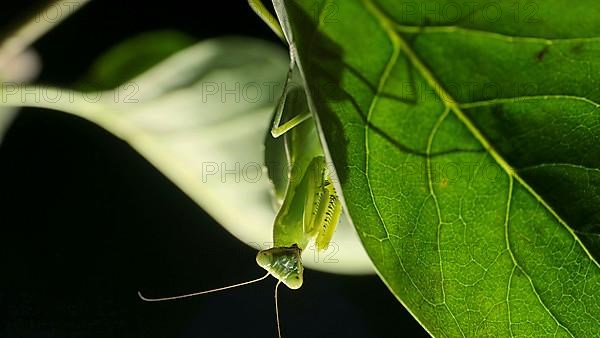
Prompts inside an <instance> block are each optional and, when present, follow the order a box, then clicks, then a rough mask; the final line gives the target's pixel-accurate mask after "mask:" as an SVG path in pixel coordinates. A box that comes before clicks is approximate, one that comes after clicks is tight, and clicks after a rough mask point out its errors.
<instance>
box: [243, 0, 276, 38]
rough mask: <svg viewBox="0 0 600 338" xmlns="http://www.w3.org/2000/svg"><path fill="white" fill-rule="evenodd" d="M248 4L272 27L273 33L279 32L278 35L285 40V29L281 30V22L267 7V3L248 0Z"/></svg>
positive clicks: (258, 0)
mask: <svg viewBox="0 0 600 338" xmlns="http://www.w3.org/2000/svg"><path fill="white" fill-rule="evenodd" d="M248 5H250V8H252V10H253V11H254V13H256V15H258V17H259V18H261V19H262V21H264V23H266V24H267V26H269V28H271V30H272V31H273V33H275V34H277V36H278V37H279V38H280V39H281V40H282V41H283V42H285V36H284V35H283V30H281V26H280V25H279V22H278V21H277V19H275V18H274V17H273V15H271V13H270V12H269V10H268V9H267V8H265V5H263V3H262V2H261V1H260V0H248Z"/></svg>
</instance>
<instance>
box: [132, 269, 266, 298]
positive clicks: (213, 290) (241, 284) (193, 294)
mask: <svg viewBox="0 0 600 338" xmlns="http://www.w3.org/2000/svg"><path fill="white" fill-rule="evenodd" d="M269 275H270V273H269V272H267V274H266V275H264V276H262V277H260V278H257V279H253V280H249V281H247V282H242V283H237V284H233V285H229V286H224V287H222V288H216V289H211V290H206V291H200V292H194V293H188V294H185V295H181V296H174V297H163V298H147V297H144V296H143V295H142V292H141V291H138V296H139V297H140V299H141V300H143V301H145V302H162V301H167V300H175V299H181V298H188V297H194V296H200V295H205V294H207V293H212V292H218V291H223V290H227V289H233V288H237V287H239V286H244V285H248V284H252V283H256V282H260V281H261V280H263V279H265V278H267V277H269ZM275 304H277V303H275Z"/></svg>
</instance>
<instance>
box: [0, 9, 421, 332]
mask: <svg viewBox="0 0 600 338" xmlns="http://www.w3.org/2000/svg"><path fill="white" fill-rule="evenodd" d="M32 3H33V2H31V1H21V0H20V1H18V2H17V1H14V2H10V3H8V2H4V1H3V4H2V12H1V13H0V20H1V21H0V24H1V25H2V27H4V28H6V27H7V25H8V24H10V23H13V22H14V21H15V20H17V19H18V18H19V17H20V16H22V15H24V14H25V13H26V11H27V10H28V9H30V8H31V5H32ZM199 3H200V4H201V5H200V8H197V6H196V5H194V2H193V1H173V0H172V1H164V2H163V1H160V2H158V1H157V2H154V3H151V2H143V3H142V2H138V3H136V2H132V1H117V0H110V1H109V0H103V1H93V2H92V3H90V4H88V5H87V6H86V7H84V8H83V9H82V10H81V11H79V12H78V13H77V14H75V15H74V16H73V17H71V18H69V19H68V20H67V21H66V22H64V23H63V24H62V25H60V26H58V27H57V28H56V29H55V30H53V31H52V32H50V33H49V34H47V35H46V36H45V37H43V38H42V39H41V40H40V41H38V42H37V43H36V44H35V47H36V49H37V51H38V52H39V54H40V55H41V58H42V62H43V71H42V74H41V75H40V77H39V78H38V81H39V82H42V83H51V84H55V85H69V84H71V83H73V82H75V81H77V80H78V79H80V77H81V76H82V74H84V73H85V71H86V70H87V68H88V67H89V66H90V64H91V63H92V61H93V60H94V59H95V57H97V56H98V55H99V54H100V53H101V52H102V51H105V50H106V49H108V48H110V47H111V46H112V45H114V44H115V43H117V42H119V41H121V40H123V39H125V38H127V37H131V36H135V35H136V34H138V33H141V32H144V31H149V30H157V29H176V30H180V31H183V32H186V33H188V34H190V35H192V36H194V37H196V38H197V39H199V40H201V39H204V38H207V37H213V36H220V35H231V34H237V35H251V36H256V37H261V38H264V39H268V40H271V41H273V42H278V41H277V39H276V37H274V36H273V34H272V33H271V32H270V31H269V29H268V28H267V27H266V26H265V25H264V24H263V23H262V22H261V21H260V20H259V19H258V18H257V17H256V16H255V15H254V14H253V13H252V12H251V10H250V9H249V8H248V7H247V5H246V2H245V1H240V0H238V1H210V4H209V2H204V1H202V2H199ZM255 254H256V252H255V250H254V249H252V248H250V247H247V246H245V245H244V244H242V243H241V242H239V241H238V240H237V239H235V238H234V237H233V236H231V235H230V234H229V233H227V232H226V231H225V230H224V229H223V228H222V227H220V226H219V225H218V224H217V223H215V222H214V220H212V219H211V218H210V217H209V216H208V215H207V214H206V213H204V212H203V211H202V210H201V209H200V208H199V207H198V206H197V205H196V204H194V203H193V202H192V201H191V200H190V199H189V198H188V197H187V196H185V195H184V194H183V193H182V192H181V191H180V190H178V188H177V187H175V186H174V185H173V184H172V183H170V182H169V181H168V180H167V179H166V178H164V177H163V176H162V175H161V174H160V173H159V172H158V171H157V170H156V169H155V168H153V167H152V166H151V165H150V164H149V163H148V162H147V161H146V160H145V159H144V158H142V157H141V156H140V155H138V154H137V153H136V152H135V151H133V150H132V149H131V148H130V147H129V146H128V145H127V144H125V143H124V142H122V141H120V140H118V139H116V138H114V137H112V136H111V135H110V134H108V133H107V132H105V131H104V130H102V129H100V128H98V127H97V126H95V125H93V124H91V123H89V122H86V121H83V120H81V119H78V118H75V117H71V116H67V115H65V114H61V113H57V112H50V111H44V110H34V109H27V110H25V111H24V112H23V113H22V114H21V115H20V117H19V118H18V119H17V120H16V121H15V123H14V125H13V127H12V128H11V129H10V131H9V133H8V134H7V135H6V138H5V140H4V142H3V143H2V144H1V145H0V269H1V270H0V286H1V288H0V337H2V338H4V337H6V338H12V337H44V338H46V337H275V336H276V329H275V317H274V308H273V287H274V285H275V281H274V280H273V279H271V278H270V279H268V280H267V281H265V282H263V283H261V284H259V285H254V286H249V287H245V288H239V289H235V290H232V291H230V292H225V293H219V294H213V295H207V296H203V297H199V298H194V299H187V300H182V301H178V302H168V303H143V302H141V301H140V300H139V299H138V298H137V295H136V292H137V290H138V289H142V290H145V292H146V293H147V294H149V295H156V296H165V295H172V294H180V293H182V292H190V291H195V290H203V289H209V288H214V287H219V286H223V285H227V284H231V283H234V282H238V281H242V280H247V279H252V278H255V277H257V276H260V275H262V270H260V269H259V268H258V267H257V266H256V264H255V261H254V256H255ZM280 308H281V321H282V330H283V335H284V337H419V336H427V335H426V333H425V331H424V330H423V329H422V328H421V327H420V326H419V325H418V323H417V322H416V321H415V320H414V319H413V318H412V317H411V316H410V314H408V312H407V311H406V310H404V308H403V307H402V305H401V304H400V303H399V302H397V300H396V299H395V298H394V296H393V295H392V294H391V293H390V292H389V291H388V290H387V288H386V287H385V286H384V285H383V284H382V282H381V281H380V280H379V279H378V278H377V277H376V276H368V277H348V276H337V275H331V274H325V273H318V272H314V271H310V270H309V271H306V272H305V284H304V286H303V287H302V288H301V289H300V290H297V291H290V290H287V289H286V288H282V289H281V292H280Z"/></svg>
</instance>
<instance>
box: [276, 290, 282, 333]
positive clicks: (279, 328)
mask: <svg viewBox="0 0 600 338" xmlns="http://www.w3.org/2000/svg"><path fill="white" fill-rule="evenodd" d="M279 284H281V280H278V281H277V285H275V318H276V319H277V337H279V338H281V326H280V325H279V305H278V304H277V303H278V302H277V290H278V289H279Z"/></svg>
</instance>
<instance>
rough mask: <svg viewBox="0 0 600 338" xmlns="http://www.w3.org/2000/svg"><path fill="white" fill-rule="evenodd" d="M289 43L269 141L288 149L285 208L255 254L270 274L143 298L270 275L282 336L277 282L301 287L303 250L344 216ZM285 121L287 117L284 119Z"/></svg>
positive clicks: (325, 239)
mask: <svg viewBox="0 0 600 338" xmlns="http://www.w3.org/2000/svg"><path fill="white" fill-rule="evenodd" d="M248 3H249V5H250V7H251V8H252V9H253V10H254V11H255V13H256V14H258V16H259V17H260V18H261V19H262V20H263V21H264V22H265V23H266V24H267V25H268V26H269V27H270V28H271V29H272V30H273V31H274V32H275V33H276V34H277V35H278V36H279V37H280V38H281V39H282V40H283V41H286V37H285V36H284V34H283V31H282V29H281V27H280V26H279V24H278V22H277V20H276V19H275V18H274V17H273V16H272V15H271V14H270V12H269V11H268V10H267V9H266V8H265V7H264V5H263V4H262V3H261V2H260V0H248ZM289 45H290V67H289V71H288V74H287V79H286V83H285V86H284V90H283V95H282V96H281V98H280V99H279V102H278V104H277V107H276V110H275V116H274V119H273V124H272V127H271V130H270V135H268V136H267V138H268V139H267V142H266V152H267V156H268V155H269V154H268V153H269V152H270V151H272V150H271V148H272V146H270V145H272V144H274V143H277V142H278V146H280V147H281V146H282V147H283V148H284V153H285V157H286V162H287V164H288V167H287V172H286V176H287V177H286V179H287V182H285V187H284V188H283V187H277V184H275V185H276V187H275V188H276V190H277V188H280V189H281V190H280V192H281V197H282V201H277V202H281V203H278V204H280V207H279V210H278V212H277V215H276V217H275V220H274V224H273V247H272V248H269V249H265V250H260V251H259V252H258V254H257V255H256V262H257V263H258V265H259V266H260V267H262V268H264V269H265V270H266V271H267V274H266V275H264V276H263V277H261V278H258V279H254V280H251V281H247V282H243V283H239V284H234V285H230V286H226V287H222V288H217V289H212V290H207V291H202V292H196V293H192V294H186V295H181V296H174V297H165V298H146V297H144V296H143V295H142V294H141V293H138V295H139V296H140V298H141V299H142V300H144V301H150V302H155V301H166V300H174V299H180V298H186V297H192V296H197V295H201V294H206V293H211V292H216V291H222V290H226V289H230V288H234V287H239V286H243V285H248V284H251V283H255V282H258V281H261V280H263V279H265V278H267V277H268V276H269V275H271V276H273V277H275V278H276V279H277V280H278V282H277V284H276V286H275V310H276V311H275V312H276V318H277V333H278V336H279V337H281V330H280V324H279V309H278V304H277V292H278V287H279V285H280V284H281V283H283V284H285V285H286V286H287V287H288V288H290V289H298V288H300V287H301V286H302V283H303V271H304V267H303V265H302V257H301V256H302V252H303V251H304V250H305V249H306V248H307V247H308V245H309V244H310V243H313V242H314V244H315V247H316V249H317V250H319V251H321V250H325V249H327V247H328V246H329V244H330V242H331V239H332V237H333V234H334V232H335V228H336V226H337V224H338V222H339V220H340V217H341V215H342V203H341V201H340V198H339V197H338V194H337V192H336V190H335V188H334V185H333V181H332V179H331V174H332V173H331V172H330V170H329V168H328V166H327V164H326V161H325V155H324V152H323V147H322V145H321V142H320V140H319V135H318V132H317V128H316V123H315V120H314V117H313V115H312V113H311V111H310V109H309V107H308V104H307V96H306V92H305V88H304V86H303V85H301V81H294V80H295V79H298V78H300V76H301V75H300V72H299V69H298V64H297V56H296V55H295V51H294V48H293V43H291V42H290V43H289ZM288 117H289V118H288ZM284 120H285V122H282V121H284ZM270 176H272V173H271V172H270ZM275 195H277V191H276V194H275ZM276 197H278V196H276Z"/></svg>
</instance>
